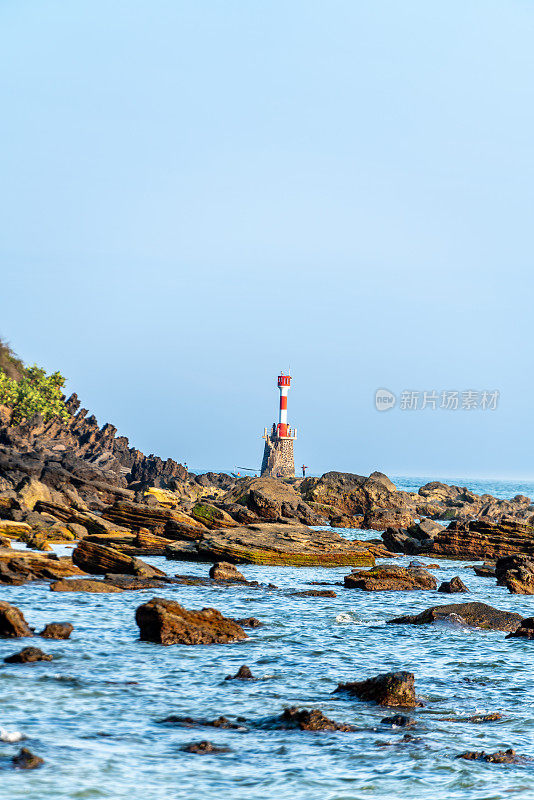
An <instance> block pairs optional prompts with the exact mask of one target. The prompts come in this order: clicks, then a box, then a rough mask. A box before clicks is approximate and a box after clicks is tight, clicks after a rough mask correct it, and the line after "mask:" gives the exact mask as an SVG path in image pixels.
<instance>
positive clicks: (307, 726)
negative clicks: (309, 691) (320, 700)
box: [279, 706, 356, 731]
mask: <svg viewBox="0 0 534 800" xmlns="http://www.w3.org/2000/svg"><path fill="white" fill-rule="evenodd" d="M279 727H281V728H290V729H291V728H297V729H298V730H301V731H354V730H356V729H355V728H354V726H353V725H347V724H346V723H344V722H335V721H334V720H333V719H328V717H325V715H324V714H323V712H322V711H319V709H318V708H314V709H312V710H311V711H308V709H306V708H302V709H300V708H296V707H295V706H293V707H292V708H286V709H284V712H283V714H282V715H281V716H280V717H279Z"/></svg>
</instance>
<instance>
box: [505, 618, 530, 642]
mask: <svg viewBox="0 0 534 800" xmlns="http://www.w3.org/2000/svg"><path fill="white" fill-rule="evenodd" d="M506 638H507V639H514V638H518V639H534V617H525V619H522V620H521V622H520V623H519V626H518V628H517V629H516V630H515V631H512V632H511V633H509V634H508V636H507V637H506Z"/></svg>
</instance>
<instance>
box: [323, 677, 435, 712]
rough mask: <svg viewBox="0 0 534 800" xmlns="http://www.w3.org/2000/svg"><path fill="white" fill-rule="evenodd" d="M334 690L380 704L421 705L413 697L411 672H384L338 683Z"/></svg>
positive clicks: (413, 689) (413, 686)
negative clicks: (362, 679)
mask: <svg viewBox="0 0 534 800" xmlns="http://www.w3.org/2000/svg"><path fill="white" fill-rule="evenodd" d="M335 691H336V692H348V693H349V694H353V695H355V696H356V697H358V698H359V699H360V700H367V701H370V702H373V703H378V705H380V706H391V707H395V706H400V707H402V708H415V707H416V706H418V705H421V704H420V703H418V702H417V700H416V697H415V682H414V674H413V672H404V671H399V672H386V673H384V674H382V675H376V676H375V677H374V678H368V679H367V680H364V681H354V682H351V683H340V684H339V685H338V687H337V689H336V690H335Z"/></svg>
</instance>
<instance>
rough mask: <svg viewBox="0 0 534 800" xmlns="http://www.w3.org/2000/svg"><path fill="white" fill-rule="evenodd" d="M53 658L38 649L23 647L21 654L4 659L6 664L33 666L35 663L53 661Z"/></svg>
mask: <svg viewBox="0 0 534 800" xmlns="http://www.w3.org/2000/svg"><path fill="white" fill-rule="evenodd" d="M52 658H53V656H51V655H49V654H48V653H43V651H42V650H39V648H38V647H23V649H22V650H21V651H20V652H19V653H14V654H13V655H12V656H7V657H6V658H4V663H5V664H31V663H32V662H34V661H52Z"/></svg>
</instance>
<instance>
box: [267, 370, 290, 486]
mask: <svg viewBox="0 0 534 800" xmlns="http://www.w3.org/2000/svg"><path fill="white" fill-rule="evenodd" d="M290 387H291V375H289V374H288V375H285V374H284V373H283V372H281V373H280V375H279V376H278V389H279V391H280V410H279V413H278V424H276V422H275V423H273V426H272V428H271V430H270V432H269V433H268V432H267V428H265V429H264V432H263V438H264V439H265V447H264V449H263V461H262V464H261V474H262V475H270V476H271V477H273V478H294V477H295V459H294V457H293V442H294V441H295V439H296V438H297V429H296V428H291V427H290V426H289V425H288V422H287V395H288V392H289V389H290Z"/></svg>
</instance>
